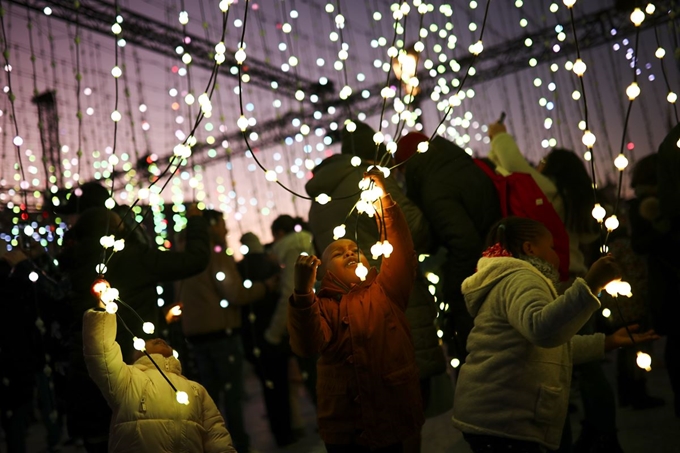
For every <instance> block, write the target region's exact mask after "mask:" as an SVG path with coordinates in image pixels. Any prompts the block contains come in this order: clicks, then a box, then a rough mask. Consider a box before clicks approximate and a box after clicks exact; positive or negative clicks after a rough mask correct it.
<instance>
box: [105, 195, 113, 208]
mask: <svg viewBox="0 0 680 453" xmlns="http://www.w3.org/2000/svg"><path fill="white" fill-rule="evenodd" d="M104 206H105V207H106V209H113V208H115V207H116V200H114V199H113V198H107V199H106V201H105V202H104Z"/></svg>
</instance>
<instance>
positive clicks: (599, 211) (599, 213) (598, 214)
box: [592, 203, 607, 223]
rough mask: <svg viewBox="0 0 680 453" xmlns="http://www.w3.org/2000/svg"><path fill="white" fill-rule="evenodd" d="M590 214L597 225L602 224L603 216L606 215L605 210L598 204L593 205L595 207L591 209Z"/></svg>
mask: <svg viewBox="0 0 680 453" xmlns="http://www.w3.org/2000/svg"><path fill="white" fill-rule="evenodd" d="M592 214H593V218H595V220H597V221H598V222H599V223H602V220H603V219H604V216H606V215H607V210H606V209H604V208H603V207H602V205H600V203H595V207H594V208H593V211H592Z"/></svg>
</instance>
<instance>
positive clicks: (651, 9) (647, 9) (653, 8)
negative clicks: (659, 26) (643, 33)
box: [645, 3, 656, 16]
mask: <svg viewBox="0 0 680 453" xmlns="http://www.w3.org/2000/svg"><path fill="white" fill-rule="evenodd" d="M654 11H656V6H654V4H653V3H647V6H646V7H645V12H646V13H647V14H649V15H650V16H651V15H652V14H654Z"/></svg>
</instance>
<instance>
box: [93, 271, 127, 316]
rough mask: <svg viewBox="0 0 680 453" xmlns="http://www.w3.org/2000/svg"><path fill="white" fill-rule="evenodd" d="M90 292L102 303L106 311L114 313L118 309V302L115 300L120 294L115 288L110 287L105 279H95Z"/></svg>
mask: <svg viewBox="0 0 680 453" xmlns="http://www.w3.org/2000/svg"><path fill="white" fill-rule="evenodd" d="M90 292H91V293H92V295H93V296H95V297H96V298H97V299H99V301H101V303H103V304H104V308H105V310H106V312H107V313H109V314H115V313H116V312H117V311H118V304H117V303H116V302H115V301H116V300H118V297H119V295H120V294H119V293H118V290H117V289H116V288H112V287H111V285H110V284H109V282H108V281H107V280H105V279H103V278H99V279H97V280H95V281H94V283H92V286H91V288H90Z"/></svg>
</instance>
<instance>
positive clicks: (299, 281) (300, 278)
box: [295, 255, 321, 294]
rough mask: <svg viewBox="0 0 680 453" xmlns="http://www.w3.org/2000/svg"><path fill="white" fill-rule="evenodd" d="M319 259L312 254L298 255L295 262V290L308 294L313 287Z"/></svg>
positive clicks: (298, 292) (319, 262)
mask: <svg viewBox="0 0 680 453" xmlns="http://www.w3.org/2000/svg"><path fill="white" fill-rule="evenodd" d="M319 265H321V260H320V259H319V258H317V257H316V256H314V255H311V256H309V255H300V256H298V259H297V261H296V262H295V292H296V293H297V294H309V293H311V292H312V289H314V282H315V281H316V270H317V268H318V267H319Z"/></svg>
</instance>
